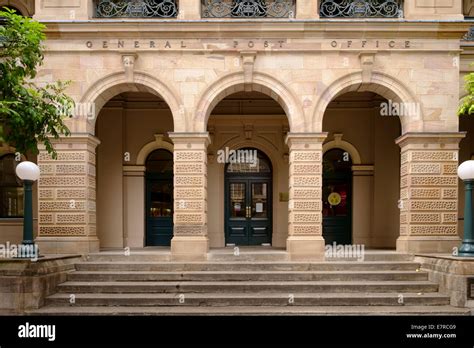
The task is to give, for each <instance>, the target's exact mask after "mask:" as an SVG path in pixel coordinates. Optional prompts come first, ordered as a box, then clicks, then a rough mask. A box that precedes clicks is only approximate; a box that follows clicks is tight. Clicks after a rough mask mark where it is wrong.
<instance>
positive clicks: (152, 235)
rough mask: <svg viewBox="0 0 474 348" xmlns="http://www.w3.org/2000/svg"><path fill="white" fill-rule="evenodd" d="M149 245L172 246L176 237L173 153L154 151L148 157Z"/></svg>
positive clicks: (147, 243)
mask: <svg viewBox="0 0 474 348" xmlns="http://www.w3.org/2000/svg"><path fill="white" fill-rule="evenodd" d="M145 166H146V186H145V187H146V203H145V206H146V209H145V214H146V217H145V219H146V243H145V245H146V246H169V245H171V238H172V237H173V154H172V153H171V152H169V151H167V150H164V149H158V150H155V151H153V152H152V153H151V154H150V155H149V156H148V158H147V160H146V165H145Z"/></svg>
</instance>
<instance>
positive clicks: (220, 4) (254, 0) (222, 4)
mask: <svg viewBox="0 0 474 348" xmlns="http://www.w3.org/2000/svg"><path fill="white" fill-rule="evenodd" d="M295 3H296V0H202V16H203V17H204V18H293V17H294V16H295V7H296V5H295Z"/></svg>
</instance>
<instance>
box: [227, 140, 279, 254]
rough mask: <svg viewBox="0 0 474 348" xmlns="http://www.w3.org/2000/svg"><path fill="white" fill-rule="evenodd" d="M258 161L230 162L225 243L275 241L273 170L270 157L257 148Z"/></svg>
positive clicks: (253, 243) (228, 166)
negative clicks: (273, 238) (273, 228)
mask: <svg viewBox="0 0 474 348" xmlns="http://www.w3.org/2000/svg"><path fill="white" fill-rule="evenodd" d="M245 150H251V151H255V153H256V154H257V157H258V161H257V162H258V163H256V164H254V165H249V164H247V163H237V164H232V163H231V164H229V165H227V166H226V174H225V197H224V200H225V204H224V212H225V216H224V218H225V237H226V244H235V245H261V244H271V242H272V170H271V163H270V160H269V159H268V157H267V156H266V155H265V154H263V153H262V152H260V151H258V150H255V149H245Z"/></svg>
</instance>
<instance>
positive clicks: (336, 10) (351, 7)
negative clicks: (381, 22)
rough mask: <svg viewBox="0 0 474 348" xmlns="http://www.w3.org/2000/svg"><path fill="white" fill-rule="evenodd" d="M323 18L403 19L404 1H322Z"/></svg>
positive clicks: (321, 14) (320, 12)
mask: <svg viewBox="0 0 474 348" xmlns="http://www.w3.org/2000/svg"><path fill="white" fill-rule="evenodd" d="M319 15H320V17H321V18H403V0H321V6H320V10H319Z"/></svg>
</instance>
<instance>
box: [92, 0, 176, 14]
mask: <svg viewBox="0 0 474 348" xmlns="http://www.w3.org/2000/svg"><path fill="white" fill-rule="evenodd" d="M95 5H96V6H95V17H97V18H175V17H177V16H178V4H177V1H176V0H95Z"/></svg>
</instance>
